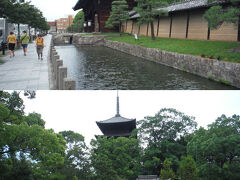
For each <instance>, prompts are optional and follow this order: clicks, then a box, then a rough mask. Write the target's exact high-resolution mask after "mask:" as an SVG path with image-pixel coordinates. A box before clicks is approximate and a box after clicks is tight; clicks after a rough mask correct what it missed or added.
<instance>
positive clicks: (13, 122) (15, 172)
mask: <svg viewBox="0 0 240 180" xmlns="http://www.w3.org/2000/svg"><path fill="white" fill-rule="evenodd" d="M25 95H26V94H25ZM0 112H1V115H0V137H1V138H0V169H1V170H0V173H1V177H2V178H3V179H19V178H20V179H33V178H34V179H51V177H55V176H60V173H59V172H60V169H61V168H62V166H63V164H64V151H65V141H64V140H63V138H62V136H61V135H59V134H55V133H54V132H53V130H47V129H44V124H45V122H44V121H43V120H42V119H41V115H40V114H37V113H30V114H29V115H28V116H25V115H24V105H23V100H22V99H21V98H20V92H16V91H14V92H12V93H11V94H10V93H8V92H4V91H0ZM57 179H60V178H57Z"/></svg>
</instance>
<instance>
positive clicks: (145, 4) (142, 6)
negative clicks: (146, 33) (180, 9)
mask: <svg viewBox="0 0 240 180" xmlns="http://www.w3.org/2000/svg"><path fill="white" fill-rule="evenodd" d="M136 2H137V7H136V8H134V10H135V11H136V12H137V13H139V15H140V18H138V19H137V20H138V24H142V23H145V22H146V23H150V25H151V36H152V40H155V35H154V25H153V21H154V19H155V18H156V16H159V15H164V16H166V15H167V14H168V12H167V11H164V10H159V9H158V8H160V7H163V6H167V5H168V4H169V2H172V1H171V0H136Z"/></svg>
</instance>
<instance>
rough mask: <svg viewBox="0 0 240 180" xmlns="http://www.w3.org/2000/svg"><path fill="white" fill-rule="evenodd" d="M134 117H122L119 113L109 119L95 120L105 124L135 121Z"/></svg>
mask: <svg viewBox="0 0 240 180" xmlns="http://www.w3.org/2000/svg"><path fill="white" fill-rule="evenodd" d="M135 120H136V119H128V118H125V117H122V116H120V115H116V116H114V117H112V118H110V119H107V120H104V121H97V123H99V124H107V123H122V122H131V121H135Z"/></svg>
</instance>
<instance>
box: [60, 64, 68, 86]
mask: <svg viewBox="0 0 240 180" xmlns="http://www.w3.org/2000/svg"><path fill="white" fill-rule="evenodd" d="M58 75H59V78H58V80H59V82H58V84H59V90H63V85H64V78H67V68H66V67H63V66H60V67H59V73H58Z"/></svg>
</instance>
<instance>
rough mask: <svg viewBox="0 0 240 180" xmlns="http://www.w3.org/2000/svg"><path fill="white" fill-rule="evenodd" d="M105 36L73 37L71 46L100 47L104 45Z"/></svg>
mask: <svg viewBox="0 0 240 180" xmlns="http://www.w3.org/2000/svg"><path fill="white" fill-rule="evenodd" d="M104 38H105V36H101V35H98V36H81V35H74V36H73V44H75V45H76V46H100V45H103V44H104Z"/></svg>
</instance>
